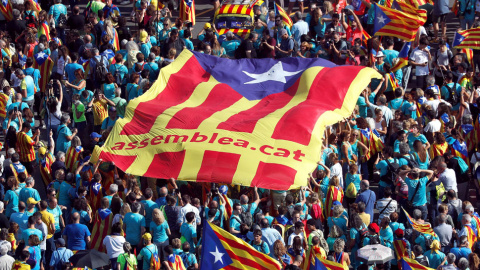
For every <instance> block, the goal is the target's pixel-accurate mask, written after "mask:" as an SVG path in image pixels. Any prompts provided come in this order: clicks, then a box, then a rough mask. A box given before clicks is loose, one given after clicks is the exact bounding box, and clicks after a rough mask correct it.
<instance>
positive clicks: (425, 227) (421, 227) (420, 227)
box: [402, 207, 437, 237]
mask: <svg viewBox="0 0 480 270" xmlns="http://www.w3.org/2000/svg"><path fill="white" fill-rule="evenodd" d="M402 209H403V207H402ZM403 212H405V215H406V216H407V220H408V222H409V223H410V224H411V225H412V227H413V229H414V230H416V231H417V232H421V233H426V234H429V235H431V236H435V237H436V236H437V234H436V233H435V232H434V231H433V229H432V225H430V224H428V223H427V224H418V223H417V222H415V220H413V219H412V217H411V216H410V215H409V214H408V212H407V211H405V209H403Z"/></svg>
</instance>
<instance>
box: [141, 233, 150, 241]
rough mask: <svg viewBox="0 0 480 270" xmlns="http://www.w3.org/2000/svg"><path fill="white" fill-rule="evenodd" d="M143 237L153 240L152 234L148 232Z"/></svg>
mask: <svg viewBox="0 0 480 270" xmlns="http://www.w3.org/2000/svg"><path fill="white" fill-rule="evenodd" d="M142 238H143V239H145V240H152V235H151V234H150V233H148V232H147V233H145V234H143V236H142Z"/></svg>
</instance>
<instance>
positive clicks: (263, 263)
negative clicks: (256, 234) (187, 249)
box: [200, 222, 281, 270]
mask: <svg viewBox="0 0 480 270" xmlns="http://www.w3.org/2000/svg"><path fill="white" fill-rule="evenodd" d="M207 243H208V244H207ZM218 269H245V270H250V269H252V270H253V269H259V270H273V269H278V270H280V269H281V266H280V264H279V263H278V262H277V261H276V260H274V259H273V258H271V257H270V256H269V255H267V254H264V253H262V252H260V251H257V250H256V249H254V248H253V247H252V246H250V244H248V243H247V242H245V241H243V240H242V239H240V238H237V237H236V236H233V235H231V234H230V233H228V232H227V231H225V230H223V229H222V228H220V227H217V226H215V225H213V224H212V223H210V222H205V223H204V227H203V238H202V262H201V264H200V270H218Z"/></svg>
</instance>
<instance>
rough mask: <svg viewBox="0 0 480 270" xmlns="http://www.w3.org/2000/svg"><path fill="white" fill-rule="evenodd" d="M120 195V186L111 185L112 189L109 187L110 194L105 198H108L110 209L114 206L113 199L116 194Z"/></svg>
mask: <svg viewBox="0 0 480 270" xmlns="http://www.w3.org/2000/svg"><path fill="white" fill-rule="evenodd" d="M117 193H118V185H117V184H111V185H110V187H108V194H109V195H106V196H104V198H107V200H108V207H110V205H111V204H112V198H113V196H115V194H117Z"/></svg>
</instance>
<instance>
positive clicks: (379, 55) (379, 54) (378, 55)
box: [375, 51, 385, 58]
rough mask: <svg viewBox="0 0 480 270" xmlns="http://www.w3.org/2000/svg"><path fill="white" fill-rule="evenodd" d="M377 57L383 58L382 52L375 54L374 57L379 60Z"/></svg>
mask: <svg viewBox="0 0 480 270" xmlns="http://www.w3.org/2000/svg"><path fill="white" fill-rule="evenodd" d="M379 57H385V55H384V54H383V52H382V51H379V52H377V55H375V58H379Z"/></svg>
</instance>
